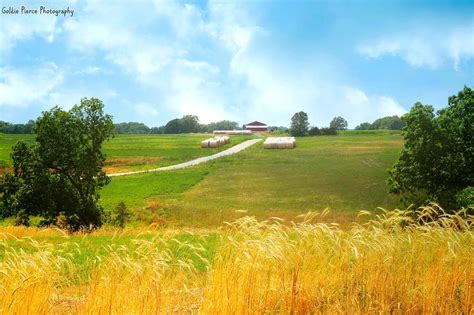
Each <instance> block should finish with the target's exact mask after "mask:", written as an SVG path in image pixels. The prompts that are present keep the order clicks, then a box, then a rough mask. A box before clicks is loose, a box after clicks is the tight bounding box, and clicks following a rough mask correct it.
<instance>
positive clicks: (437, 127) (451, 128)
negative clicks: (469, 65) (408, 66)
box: [388, 87, 474, 210]
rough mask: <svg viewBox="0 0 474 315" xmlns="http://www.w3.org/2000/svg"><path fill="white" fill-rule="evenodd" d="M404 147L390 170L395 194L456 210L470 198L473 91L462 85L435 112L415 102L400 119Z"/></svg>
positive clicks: (473, 149)
mask: <svg viewBox="0 0 474 315" xmlns="http://www.w3.org/2000/svg"><path fill="white" fill-rule="evenodd" d="M402 119H403V121H404V122H405V123H406V126H405V127H404V128H403V132H402V134H403V137H404V139H405V147H404V148H403V150H402V152H401V153H400V156H399V158H398V161H397V162H396V163H395V164H394V165H393V167H392V168H391V170H390V176H389V178H388V184H389V185H390V190H391V192H393V193H397V194H400V195H401V196H402V198H403V199H404V200H406V201H408V202H412V203H415V204H416V205H421V204H424V203H427V202H437V203H439V204H440V205H441V206H442V207H444V208H445V209H449V210H455V209H458V208H460V207H461V206H465V204H466V203H467V204H469V203H472V201H473V200H474V198H473V196H472V194H473V191H474V190H473V186H474V92H473V90H472V89H470V88H468V87H465V88H464V89H463V90H462V91H460V92H459V93H458V95H455V96H451V97H450V98H449V100H448V107H447V108H444V109H442V110H440V111H438V112H437V113H435V112H434V109H433V107H432V106H429V105H423V104H421V103H416V104H415V105H414V106H413V107H412V109H411V110H410V112H409V113H408V114H406V115H404V116H403V117H402Z"/></svg>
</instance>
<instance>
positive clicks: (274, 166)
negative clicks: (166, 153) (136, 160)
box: [102, 132, 403, 227]
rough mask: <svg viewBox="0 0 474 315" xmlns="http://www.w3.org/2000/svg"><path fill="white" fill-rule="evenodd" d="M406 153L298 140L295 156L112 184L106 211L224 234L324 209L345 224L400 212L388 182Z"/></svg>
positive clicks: (357, 138)
mask: <svg viewBox="0 0 474 315" xmlns="http://www.w3.org/2000/svg"><path fill="white" fill-rule="evenodd" d="M402 146H403V142H402V138H401V136H400V135H399V134H397V133H394V134H392V133H389V132H383V133H357V134H352V133H350V132H349V133H345V134H342V135H339V136H335V137H334V136H322V137H305V138H299V139H298V140H297V147H296V148H295V149H293V150H264V149H263V148H262V145H261V144H257V145H255V146H253V147H251V148H249V149H247V150H245V151H243V152H240V153H239V154H236V155H233V156H228V157H225V158H222V159H218V160H215V161H212V162H210V163H207V164H205V165H200V166H197V167H193V168H190V169H185V170H180V171H175V172H163V173H153V174H143V175H134V176H128V177H122V178H114V179H113V181H112V183H111V184H110V185H109V186H107V187H106V188H105V189H104V190H103V192H102V203H103V205H104V206H105V207H106V208H111V207H113V206H114V205H116V204H117V203H118V202H120V201H124V202H125V203H126V204H127V205H128V206H129V207H131V208H132V209H134V211H135V213H136V214H137V216H138V217H139V218H141V219H144V220H145V221H146V222H147V223H151V222H153V220H157V221H159V222H168V223H170V224H173V225H176V224H177V225H182V226H201V227H206V226H219V225H220V224H221V223H222V222H223V221H228V220H234V219H236V218H238V217H241V216H243V215H255V216H257V217H258V218H259V219H265V218H268V217H271V216H278V217H283V218H287V219H291V218H294V217H295V216H296V215H299V214H301V213H305V212H307V211H309V210H313V211H314V210H317V211H322V210H324V209H326V208H329V209H330V210H331V215H330V216H329V217H328V219H330V220H334V221H340V222H342V223H344V222H345V223H347V222H351V221H352V220H355V219H356V216H355V214H356V213H357V212H358V211H360V210H369V211H374V210H376V208H377V207H383V208H386V209H391V208H394V207H396V205H397V199H396V198H395V197H394V196H392V195H390V194H389V193H388V188H387V186H386V185H385V179H386V177H387V169H388V168H389V167H390V166H391V165H392V164H393V163H394V161H395V160H396V158H397V156H398V153H399V151H400V149H401V148H402ZM146 217H148V219H146ZM150 218H153V219H150Z"/></svg>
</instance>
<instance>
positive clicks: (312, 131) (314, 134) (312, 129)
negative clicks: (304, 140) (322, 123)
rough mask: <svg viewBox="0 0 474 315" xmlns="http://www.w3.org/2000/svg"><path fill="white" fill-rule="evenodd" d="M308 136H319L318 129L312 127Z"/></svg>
mask: <svg viewBox="0 0 474 315" xmlns="http://www.w3.org/2000/svg"><path fill="white" fill-rule="evenodd" d="M308 134H309V135H310V136H319V135H320V134H321V132H320V131H319V128H318V127H316V126H314V127H311V128H310V129H309V132H308Z"/></svg>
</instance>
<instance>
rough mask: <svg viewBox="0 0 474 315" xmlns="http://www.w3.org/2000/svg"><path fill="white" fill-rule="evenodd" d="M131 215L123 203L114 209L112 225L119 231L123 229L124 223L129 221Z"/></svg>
mask: <svg viewBox="0 0 474 315" xmlns="http://www.w3.org/2000/svg"><path fill="white" fill-rule="evenodd" d="M130 217H131V214H130V212H129V211H128V208H127V206H126V205H125V203H124V202H123V201H121V202H119V204H118V205H117V206H116V207H115V209H114V212H113V217H112V223H113V224H114V225H116V226H118V227H120V228H121V229H123V228H124V227H125V223H127V221H128V220H129V219H130Z"/></svg>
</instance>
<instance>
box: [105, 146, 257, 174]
mask: <svg viewBox="0 0 474 315" xmlns="http://www.w3.org/2000/svg"><path fill="white" fill-rule="evenodd" d="M260 141H262V139H252V140H247V141H244V142H242V143H239V144H237V145H235V146H233V147H231V148H229V149H227V150H224V151H222V152H219V153H216V154H213V155H209V156H203V157H200V158H197V159H194V160H191V161H188V162H184V163H179V164H176V165H170V166H164V167H159V168H154V169H151V170H143V171H133V172H123V173H114V174H108V176H110V177H115V176H127V175H135V174H143V173H151V172H161V171H171V170H177V169H180V168H186V167H190V166H194V165H198V164H201V163H205V162H207V161H211V160H215V159H218V158H220V157H223V156H226V155H231V154H234V153H237V152H240V151H242V150H244V149H246V148H248V147H250V146H252V145H254V144H256V143H258V142H260Z"/></svg>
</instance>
